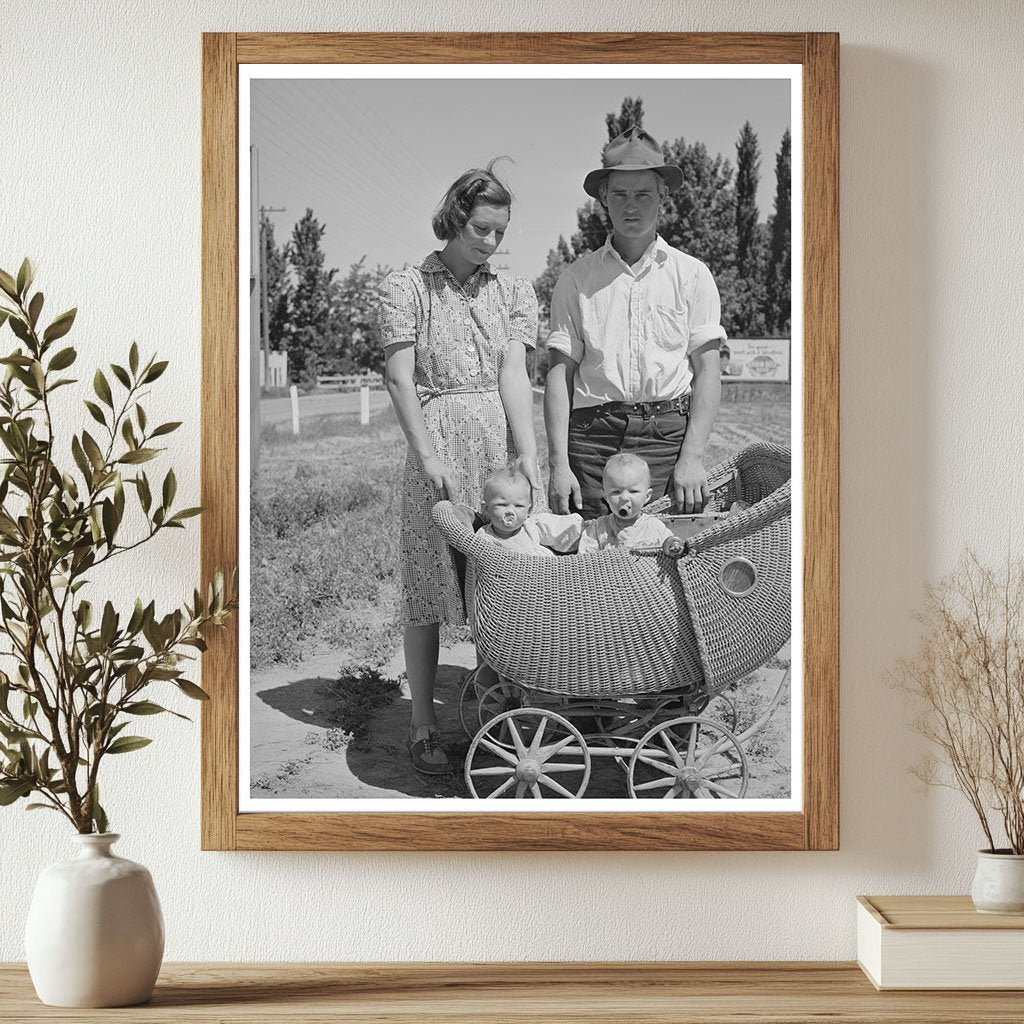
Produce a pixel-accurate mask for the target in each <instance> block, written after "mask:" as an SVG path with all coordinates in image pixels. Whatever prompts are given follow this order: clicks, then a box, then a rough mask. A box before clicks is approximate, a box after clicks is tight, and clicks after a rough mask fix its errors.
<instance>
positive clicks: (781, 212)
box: [765, 128, 792, 338]
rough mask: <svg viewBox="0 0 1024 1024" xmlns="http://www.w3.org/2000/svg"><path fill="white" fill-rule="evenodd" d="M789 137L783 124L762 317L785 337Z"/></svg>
mask: <svg viewBox="0 0 1024 1024" xmlns="http://www.w3.org/2000/svg"><path fill="white" fill-rule="evenodd" d="M791 146H792V139H791V138H790V134H789V129H788V128H787V129H786V131H785V133H784V134H783V136H782V143H781V145H780V146H779V152H778V153H777V154H776V157H775V212H774V213H773V214H772V216H771V217H770V218H769V220H768V269H767V281H766V301H765V305H766V320H767V327H768V332H769V333H770V334H774V335H776V336H778V337H783V338H785V337H788V336H789V334H790V331H791V316H792V311H791V309H790V275H791V271H792V250H791V240H790V230H789V227H790V218H791V208H790V188H791V181H792V170H791V166H790V164H791V157H790V149H791Z"/></svg>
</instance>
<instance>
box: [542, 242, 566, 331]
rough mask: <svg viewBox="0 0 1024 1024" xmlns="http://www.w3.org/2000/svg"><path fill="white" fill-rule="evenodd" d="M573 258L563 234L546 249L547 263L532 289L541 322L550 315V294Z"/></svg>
mask: <svg viewBox="0 0 1024 1024" xmlns="http://www.w3.org/2000/svg"><path fill="white" fill-rule="evenodd" d="M574 260H575V256H574V255H573V253H572V250H571V249H570V248H569V245H568V243H567V242H566V240H565V236H564V235H559V236H558V244H557V245H556V246H555V247H554V249H549V250H548V260H547V265H546V266H545V267H544V270H543V271H542V272H541V275H540V277H538V278H537V279H536V280H535V281H534V282H533V290H534V291H535V292H536V293H537V304H538V306H539V307H540V319H541V322H542V323H543V321H544V320H545V319H547V317H549V316H550V315H551V296H552V294H553V293H554V290H555V284H556V283H557V282H558V278H559V276H560V275H561V273H562V271H563V270H565V268H566V267H567V266H569V264H570V263H572V262H573V261H574Z"/></svg>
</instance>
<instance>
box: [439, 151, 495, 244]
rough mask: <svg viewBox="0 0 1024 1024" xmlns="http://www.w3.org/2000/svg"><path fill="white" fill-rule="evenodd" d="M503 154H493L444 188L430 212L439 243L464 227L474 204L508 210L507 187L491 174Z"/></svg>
mask: <svg viewBox="0 0 1024 1024" xmlns="http://www.w3.org/2000/svg"><path fill="white" fill-rule="evenodd" d="M503 159H508V158H507V157H500V156H498V157H495V158H494V159H493V160H492V161H491V162H490V163H489V164H488V165H487V166H486V167H473V168H471V169H470V170H468V171H466V172H465V174H461V175H459V177H458V178H456V179H455V181H453V182H452V184H451V185H450V186H449V187H448V191H447V192H445V194H444V198H443V199H442V200H441V203H440V205H439V206H438V208H437V209H436V210H435V211H434V218H433V220H432V221H431V227H433V229H434V234H435V235H436V236H437V237H438V238H439V239H440V240H441V241H442V242H450V241H451V240H452V239H453V238H454V237H455V236H456V235H457V234H458V233H459V232H460V231H461V230H462V229H463V228H464V227H465V226H466V222H467V221H468V220H469V218H470V215H471V214H472V213H473V210H474V208H475V207H477V206H478V205H479V204H481V203H485V204H486V205H488V206H504V207H506V208H508V209H509V210H510V211H511V209H512V200H513V199H514V198H515V197H514V196H513V195H512V192H511V190H510V189H509V187H508V186H507V185H506V184H505V183H504V182H503V181H502V180H501V179H500V178H498V176H497V175H496V174H495V173H494V165H495V164H496V163H497V162H498V161H499V160H503Z"/></svg>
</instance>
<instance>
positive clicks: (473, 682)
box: [459, 668, 487, 739]
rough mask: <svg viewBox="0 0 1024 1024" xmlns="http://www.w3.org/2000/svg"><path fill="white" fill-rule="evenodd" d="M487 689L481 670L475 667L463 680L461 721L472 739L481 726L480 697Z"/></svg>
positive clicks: (460, 699) (460, 697)
mask: <svg viewBox="0 0 1024 1024" xmlns="http://www.w3.org/2000/svg"><path fill="white" fill-rule="evenodd" d="M486 691H487V688H486V687H485V686H482V685H481V683H480V670H479V668H474V669H472V670H471V671H469V672H467V673H466V675H465V676H464V677H463V680H462V689H461V690H460V691H459V721H460V722H461V723H462V731H463V732H464V733H465V734H466V735H467V736H468V737H469V738H470V739H472V738H473V737H474V736H475V735H476V734H477V730H478V729H479V728H480V710H479V709H480V698H481V697H482V696H483V695H484V693H485V692H486Z"/></svg>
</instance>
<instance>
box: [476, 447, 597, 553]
mask: <svg viewBox="0 0 1024 1024" xmlns="http://www.w3.org/2000/svg"><path fill="white" fill-rule="evenodd" d="M532 507H533V501H532V494H531V489H530V481H529V480H528V479H527V478H526V475H525V474H524V473H523V472H522V470H520V469H516V468H514V467H510V468H508V469H499V470H498V471H497V472H496V473H492V474H491V475H490V476H489V477H488V478H487V479H486V480H485V481H484V486H483V501H482V507H481V514H482V515H483V517H484V518H485V519H486V520H487V521H488V522H487V525H486V526H485V527H484V528H483V529H482V530H481V531H480V532H481V533H482V534H483V535H484V536H485V537H490V538H491V540H493V541H494V542H495V543H496V544H501V545H502V547H506V548H509V549H511V550H512V551H518V552H520V553H521V554H524V555H540V556H541V557H542V558H554V557H555V552H556V551H562V552H567V551H572V550H573V549H574V548H575V547H576V542H577V541H578V540H579V538H580V531H581V530H582V528H583V520H582V518H581V517H580V516H579V515H577V514H576V513H572V514H570V515H566V516H559V515H555V514H554V513H553V512H538V513H536V514H535V515H530V510H531V509H532Z"/></svg>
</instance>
